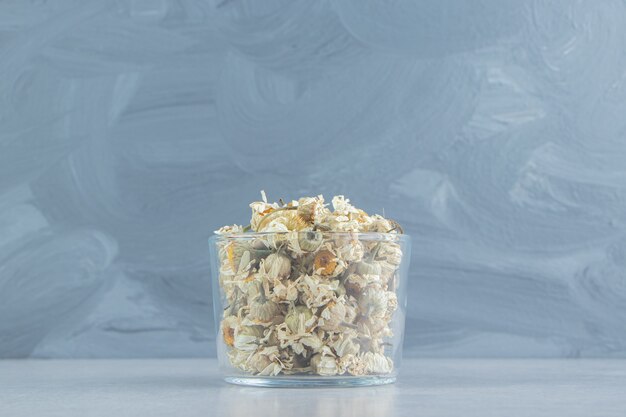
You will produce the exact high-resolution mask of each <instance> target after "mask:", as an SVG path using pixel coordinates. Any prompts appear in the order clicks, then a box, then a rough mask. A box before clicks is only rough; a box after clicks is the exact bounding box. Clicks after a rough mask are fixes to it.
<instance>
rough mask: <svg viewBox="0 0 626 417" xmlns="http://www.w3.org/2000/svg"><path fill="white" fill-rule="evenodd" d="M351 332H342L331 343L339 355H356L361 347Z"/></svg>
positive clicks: (341, 356)
mask: <svg viewBox="0 0 626 417" xmlns="http://www.w3.org/2000/svg"><path fill="white" fill-rule="evenodd" d="M353 336H354V335H352V334H351V333H350V332H346V334H342V335H340V336H338V337H337V338H336V340H334V341H332V342H330V343H329V346H330V347H331V348H332V349H333V350H334V351H335V353H336V354H337V356H338V357H340V358H343V357H344V356H346V355H355V354H357V353H359V350H360V349H361V347H360V345H359V344H358V343H357V342H356V341H355V338H354V337H353Z"/></svg>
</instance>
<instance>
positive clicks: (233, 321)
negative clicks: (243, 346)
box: [222, 316, 239, 346]
mask: <svg viewBox="0 0 626 417" xmlns="http://www.w3.org/2000/svg"><path fill="white" fill-rule="evenodd" d="M238 327H239V319H238V318H237V317H236V316H228V317H226V318H224V319H223V320H222V337H223V338H224V343H226V345H227V346H234V345H235V332H236V330H237V328H238Z"/></svg>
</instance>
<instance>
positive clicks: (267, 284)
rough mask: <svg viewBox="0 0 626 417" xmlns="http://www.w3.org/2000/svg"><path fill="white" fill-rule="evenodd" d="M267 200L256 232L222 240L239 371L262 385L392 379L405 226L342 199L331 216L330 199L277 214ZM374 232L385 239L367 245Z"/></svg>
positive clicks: (226, 330) (223, 281)
mask: <svg viewBox="0 0 626 417" xmlns="http://www.w3.org/2000/svg"><path fill="white" fill-rule="evenodd" d="M261 194H262V197H263V201H258V202H254V203H252V204H250V207H251V208H252V219H251V221H250V225H249V226H247V227H242V226H237V225H233V226H224V227H222V228H221V229H219V230H218V231H216V233H218V234H220V235H222V237H223V238H222V239H218V252H219V261H220V271H219V273H220V276H219V282H220V287H221V290H222V292H223V295H224V297H225V300H226V308H225V310H224V315H223V319H222V322H221V334H222V337H223V340H224V343H225V344H226V346H227V349H228V357H229V359H230V362H231V363H232V365H233V366H235V367H237V368H239V369H241V370H243V371H245V372H247V373H250V374H253V375H278V374H285V375H291V374H313V375H323V376H331V375H344V374H348V375H367V374H386V373H390V372H391V371H392V369H393V362H392V360H391V358H389V357H388V356H386V355H385V344H386V343H385V340H386V339H387V338H389V337H391V336H392V332H391V328H390V324H391V319H392V315H393V313H394V311H395V309H396V308H397V304H398V302H397V297H396V293H395V288H396V286H397V282H396V280H397V278H396V270H397V269H398V267H399V265H400V261H401V259H402V251H401V248H400V245H399V243H398V234H400V233H402V230H401V228H400V226H399V225H398V224H397V223H395V222H394V221H392V220H389V219H386V218H384V217H382V216H379V215H373V216H370V215H368V214H367V213H365V212H364V211H363V210H360V209H357V208H355V207H354V206H352V205H351V204H350V203H349V200H348V199H346V198H344V197H343V196H336V197H334V198H333V199H332V205H333V209H334V210H333V211H331V210H330V209H329V208H328V207H326V205H325V204H324V198H323V197H322V196H321V195H319V196H317V197H304V198H301V199H299V200H298V201H291V202H289V203H286V204H285V203H283V202H282V200H281V201H280V203H271V204H270V203H268V202H267V198H266V197H265V193H263V192H261ZM248 230H252V231H254V232H267V233H263V234H249V236H246V234H245V232H246V231H248ZM337 232H344V233H337ZM368 232H377V233H381V234H376V235H374V236H375V237H376V238H375V239H373V238H371V236H372V235H369V236H370V238H364V237H363V236H368V235H359V234H360V233H368Z"/></svg>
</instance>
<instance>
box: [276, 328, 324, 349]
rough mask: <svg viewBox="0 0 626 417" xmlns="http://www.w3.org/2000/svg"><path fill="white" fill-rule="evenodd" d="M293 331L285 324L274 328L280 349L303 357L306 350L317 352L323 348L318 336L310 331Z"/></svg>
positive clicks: (322, 342) (301, 329)
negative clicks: (287, 349) (285, 349)
mask: <svg viewBox="0 0 626 417" xmlns="http://www.w3.org/2000/svg"><path fill="white" fill-rule="evenodd" d="M296 330H297V331H293V330H292V329H291V328H290V327H289V325H288V324H287V323H282V324H279V325H278V326H276V336H277V338H278V340H279V342H280V347H281V348H289V349H291V350H292V351H293V352H294V353H295V354H298V355H305V354H307V349H309V350H311V351H313V352H317V351H319V350H320V349H321V348H322V347H323V346H324V341H323V340H322V338H321V337H320V335H319V334H318V333H316V332H312V331H304V330H303V328H300V329H296Z"/></svg>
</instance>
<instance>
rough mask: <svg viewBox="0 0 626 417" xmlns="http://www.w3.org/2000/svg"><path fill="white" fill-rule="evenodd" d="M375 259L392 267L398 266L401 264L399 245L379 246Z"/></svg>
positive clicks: (387, 243)
mask: <svg viewBox="0 0 626 417" xmlns="http://www.w3.org/2000/svg"><path fill="white" fill-rule="evenodd" d="M376 257H377V258H380V259H384V260H386V261H387V262H388V263H389V264H391V265H393V266H396V267H397V266H398V265H400V262H402V249H400V245H398V244H397V243H393V242H386V243H382V242H381V244H380V249H379V250H378V254H377V256H376Z"/></svg>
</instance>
